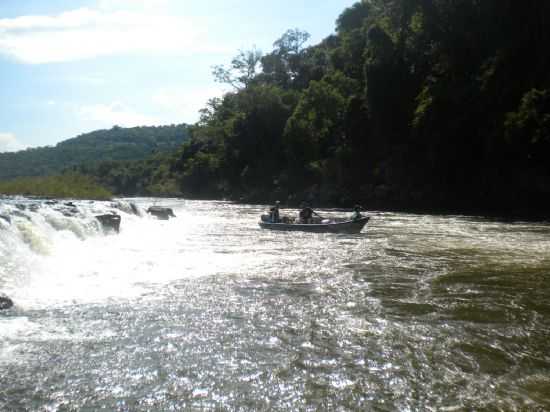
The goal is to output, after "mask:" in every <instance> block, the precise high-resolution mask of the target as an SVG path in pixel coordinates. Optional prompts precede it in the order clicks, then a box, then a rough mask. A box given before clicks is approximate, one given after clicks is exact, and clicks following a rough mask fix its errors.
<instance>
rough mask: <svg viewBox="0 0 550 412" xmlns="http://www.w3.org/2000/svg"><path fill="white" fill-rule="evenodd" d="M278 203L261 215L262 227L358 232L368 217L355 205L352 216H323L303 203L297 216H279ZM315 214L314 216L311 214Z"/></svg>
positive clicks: (260, 223) (315, 231) (317, 231)
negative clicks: (268, 211)
mask: <svg viewBox="0 0 550 412" xmlns="http://www.w3.org/2000/svg"><path fill="white" fill-rule="evenodd" d="M278 205H279V203H276V205H275V206H274V207H272V208H271V209H270V213H269V214H264V215H262V216H261V221H260V222H259V225H260V227H261V228H262V229H271V230H282V231H300V232H313V233H350V234H351V233H360V232H361V230H363V228H364V227H365V225H366V224H367V223H368V221H369V219H370V217H369V216H363V215H361V213H360V210H362V208H361V207H360V206H355V209H354V214H353V216H352V217H345V218H330V219H329V218H324V217H322V216H320V215H319V214H317V213H316V212H314V211H313V210H312V209H311V208H310V207H309V206H307V205H305V206H304V208H303V209H302V210H301V211H300V213H299V217H298V218H293V217H289V216H279V207H278ZM313 215H316V216H313Z"/></svg>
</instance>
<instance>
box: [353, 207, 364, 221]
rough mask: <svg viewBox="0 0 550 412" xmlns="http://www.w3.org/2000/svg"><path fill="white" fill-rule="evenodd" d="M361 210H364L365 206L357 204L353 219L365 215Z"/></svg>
mask: <svg viewBox="0 0 550 412" xmlns="http://www.w3.org/2000/svg"><path fill="white" fill-rule="evenodd" d="M361 210H364V209H363V206H361V205H355V207H354V208H353V215H351V219H352V220H358V219H361V218H362V217H363V215H362V214H361Z"/></svg>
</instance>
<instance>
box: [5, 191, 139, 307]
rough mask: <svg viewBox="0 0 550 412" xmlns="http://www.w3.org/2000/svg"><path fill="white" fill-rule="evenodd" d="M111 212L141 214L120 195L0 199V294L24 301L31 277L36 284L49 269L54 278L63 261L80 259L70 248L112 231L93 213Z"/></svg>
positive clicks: (81, 250)
mask: <svg viewBox="0 0 550 412" xmlns="http://www.w3.org/2000/svg"><path fill="white" fill-rule="evenodd" d="M114 213H116V214H118V215H121V217H122V220H123V221H125V220H126V221H128V220H132V219H134V220H135V219H141V218H140V217H139V216H140V215H143V213H142V211H141V209H140V208H139V207H137V206H136V205H135V204H133V203H130V202H127V201H123V200H118V201H116V202H99V201H70V202H69V201H56V200H38V199H27V198H21V197H16V198H0V293H4V294H6V295H8V296H11V297H12V298H13V299H14V300H16V298H21V299H22V300H23V301H24V300H25V295H26V294H27V293H28V290H27V289H28V288H27V286H28V284H29V282H30V281H31V279H32V280H33V281H34V283H35V284H38V285H39V284H40V283H41V281H40V280H41V279H40V277H41V276H43V277H44V276H45V275H47V274H48V271H49V272H50V275H53V276H52V277H51V278H50V280H51V279H55V274H52V273H51V272H52V271H53V270H55V268H58V270H59V271H60V273H61V272H62V271H63V270H64V269H63V268H64V265H65V263H64V260H66V261H68V262H72V264H73V265H75V264H78V261H75V259H74V253H81V254H83V253H84V252H85V251H86V247H85V246H84V245H83V243H85V242H90V241H93V239H96V238H97V239H98V240H99V239H102V238H103V239H107V238H108V237H110V236H114V235H115V232H114V231H112V230H108V229H106V228H104V227H103V226H102V224H101V223H100V221H99V220H98V219H97V218H96V216H98V215H105V214H114ZM100 242H101V241H100ZM71 254H73V255H72V256H71ZM71 257H72V259H71ZM69 270H71V269H70V268H69V269H67V271H69ZM72 270H73V271H78V268H72ZM37 280H38V283H36V282H37ZM44 280H45V279H44ZM34 293H35V294H36V290H35V291H34Z"/></svg>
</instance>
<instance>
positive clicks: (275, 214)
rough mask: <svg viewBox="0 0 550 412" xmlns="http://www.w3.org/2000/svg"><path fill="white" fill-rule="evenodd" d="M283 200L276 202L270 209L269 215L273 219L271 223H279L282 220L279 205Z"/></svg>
mask: <svg viewBox="0 0 550 412" xmlns="http://www.w3.org/2000/svg"><path fill="white" fill-rule="evenodd" d="M280 204H281V202H279V201H278V200H277V201H276V202H275V206H273V207H271V208H270V209H269V216H270V219H271V223H279V222H280V221H281V217H280V215H279V205H280Z"/></svg>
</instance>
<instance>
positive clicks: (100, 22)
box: [0, 0, 223, 64]
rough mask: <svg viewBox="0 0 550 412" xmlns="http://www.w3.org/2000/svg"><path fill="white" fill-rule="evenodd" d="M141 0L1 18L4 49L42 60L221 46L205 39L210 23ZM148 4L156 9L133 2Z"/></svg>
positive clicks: (33, 60)
mask: <svg viewBox="0 0 550 412" xmlns="http://www.w3.org/2000/svg"><path fill="white" fill-rule="evenodd" d="M159 2H160V0H157V1H155V0H149V1H147V0H141V1H139V2H138V3H132V4H133V5H134V7H132V8H129V9H126V10H119V9H116V7H114V6H116V5H117V4H120V5H121V6H123V5H124V3H125V2H124V1H118V2H117V1H114V0H110V1H107V0H105V1H103V3H104V4H103V5H102V6H101V7H100V8H97V9H91V8H81V9H77V10H72V11H67V12H64V13H61V14H59V15H56V16H21V17H16V18H11V19H0V53H3V54H7V55H10V56H13V57H15V58H17V59H19V60H21V61H23V62H26V63H32V64H39V63H51V62H63V61H72V60H81V59H87V58H94V57H98V56H106V55H117V54H127V53H145V54H170V55H189V54H192V53H199V52H216V51H223V50H221V49H220V48H219V47H218V46H215V45H213V44H211V43H210V42H209V40H208V38H207V35H208V31H207V29H206V28H207V27H208V25H207V24H205V23H204V22H202V23H201V22H200V21H197V20H196V19H194V20H193V21H191V20H189V19H187V18H185V17H183V16H175V15H171V14H170V13H168V12H167V11H165V12H162V10H161V8H158V7H153V6H154V4H159ZM146 3H148V4H149V5H150V6H151V7H152V8H148V7H135V5H136V4H138V5H139V4H142V5H143V4H146Z"/></svg>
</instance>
